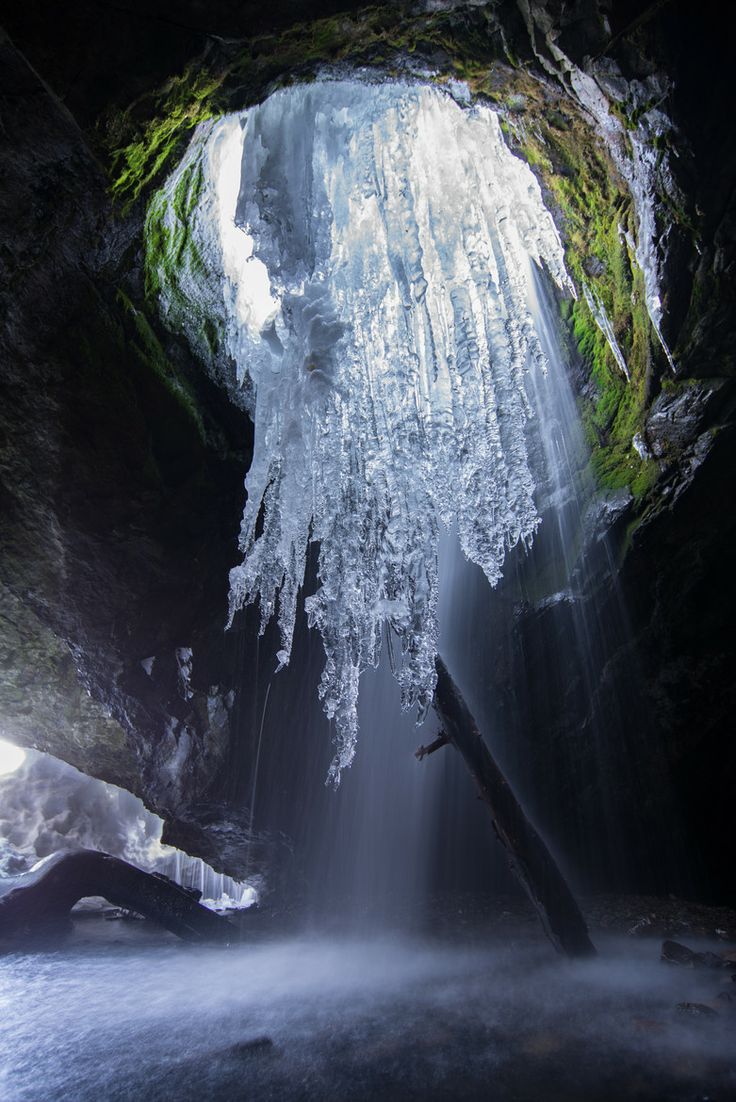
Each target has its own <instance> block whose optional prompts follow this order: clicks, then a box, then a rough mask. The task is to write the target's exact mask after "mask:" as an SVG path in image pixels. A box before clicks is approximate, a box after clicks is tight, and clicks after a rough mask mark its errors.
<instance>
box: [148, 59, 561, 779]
mask: <svg viewBox="0 0 736 1102" xmlns="http://www.w3.org/2000/svg"><path fill="white" fill-rule="evenodd" d="M149 220H150V221H149V229H151V228H152V225H153V222H154V221H155V222H156V224H157V226H158V233H157V235H156V236H157V239H158V240H159V241H161V240H164V241H167V240H168V241H170V242H178V243H179V244H178V253H177V259H178V263H177V264H175V265H171V264H167V263H166V261H165V257H163V256H157V255H156V254H155V253H152V254H151V257H150V261H149V262H150V263H151V265H152V267H153V269H154V274H155V278H156V282H157V284H158V285H159V286H161V288H162V304H163V309H164V312H165V313H167V314H168V316H169V318H170V320H171V321H172V322H173V323H175V324H177V325H179V326H180V327H183V328H184V329H185V330H186V331H187V332H188V335H189V337H190V339H191V340H192V342H193V343H195V344H198V346H199V347H200V348H202V347H203V345H202V341H203V336H202V333H203V331H204V326H205V323H206V325H208V326H209V332H210V333H214V332H217V333H219V338H218V340H219V344H218V346H217V349H216V350H215V352H214V358H215V361H216V364H218V365H219V367H218V370H219V371H220V372H222V371H227V365H228V364H232V363H234V364H235V375H234V378H233V379H232V383H231V385H233V386H235V385H237V386H238V387H240V388H241V390H240V396H241V400H247V402H248V403H249V405H250V408H251V410H252V414H253V419H254V423H255V447H254V454H253V460H252V464H251V468H250V471H249V472H248V476H247V480H246V488H247V503H246V506H245V513H244V517H243V524H242V530H241V543H240V545H241V549H242V553H243V561H242V564H241V565H240V566H238V567H236V569H234V570H233V572H232V575H231V614H232V613H234V612H235V611H236V610H237V609H238V608H240V607H241V606H243V605H244V604H247V603H249V602H252V601H255V600H256V599H258V600H259V602H260V609H261V618H262V625H263V626H265V624H266V623H267V622H268V620H269V619H270V618H271V617H272V616H274V615H275V614H277V615H278V621H279V624H280V630H281V651H280V653H279V662H280V663H281V664H282V665H283V664H285V663H287V662H288V660H289V654H290V647H291V639H292V632H293V627H294V620H295V614H296V601H297V595H298V591H299V589H300V587H301V586H302V585H303V583H304V574H305V559H306V551H307V546H308V544H309V542H310V541H311V542H315V543H318V544H319V569H318V573H319V584H318V588H317V591H316V592H315V593H313V594H311V595H310V596H307V597H306V599H305V608H306V611H307V614H308V617H309V621H310V623H311V624H312V625H313V626H315V627H316V628H317V629H318V630H319V632H320V633H321V636H322V639H323V641H324V646H325V651H326V656H327V661H326V665H325V668H324V672H323V675H322V682H321V688H320V693H321V696H322V698H323V700H324V706H325V711H326V713H327V715H328V716H329V717H330V718H334V720H335V729H336V747H337V752H336V755H335V759H334V761H333V764H332V767H331V774H330V775H331V777H332V779H333V780H337V779H339V774H340V770H341V769H342V768H343V767H345V766H346V765H349V764H350V762H351V760H352V757H353V753H354V747H355V739H356V732H357V723H356V701H357V696H358V682H359V678H360V674H361V672H362V671H363V670H365V669H366V667H368V666H369V665H375V664H376V663H377V661H378V657H379V654H380V650H381V645H382V636H383V631H384V625H388V627H389V628H390V629H391V631H390V632H389V637H390V638H392V639H393V640H395V641H396V642H397V643H398V646H397V647H396V648H395V654H394V667H395V670H396V676H397V678H398V680H399V682H400V685H401V688H402V699H403V703H404V706H405V707H412V706H415V705H416V706H418V708H419V711H420V714H421V712H422V711H423V710H424V709H425V708H426V707H427V705H428V704H429V702H430V701H431V697H432V693H433V690H434V682H435V675H434V658H435V652H436V640H437V623H436V605H437V543H438V536H439V529H440V525H441V524H445V525H449V524H454V526H455V527H456V529H457V532H458V534H459V538H460V543H461V546H462V549H463V551H464V553H465V554H466V555H467V556H468V558H469V559H471V560H472V561H473V562H475V563H477V564H478V565H479V566H481V567H482V569H483V570H484V571H485V573H486V575H487V577H488V579H489V581H490V582H491V584H494V583H495V582H496V581H497V580H498V578H499V577H500V574H501V567H502V563H503V559H504V555H505V552H506V550H507V549H508V548H510V547H513V546H514V545H515V544H517V543H518V542H520V541H529V540H530V539H531V537H532V534H533V532H534V530H535V527H536V525H537V523H538V516H537V511H536V508H535V503H534V499H533V490H534V486H533V480H532V476H531V474H530V470H529V465H528V462H527V450H526V443H525V422H526V421H527V418H528V416H529V407H528V403H527V398H526V395H525V391H524V376H525V372H526V370H527V367H528V364H529V362H530V360H532V359H533V360H535V361H536V362H537V363H539V364H541V363H542V362H543V353H542V350H541V347H540V343H539V339H538V336H537V333H536V331H535V329H534V324H533V321H532V316H531V313H530V309H529V307H528V297H529V280H530V268H529V258H531V259H532V260H533V261H535V262H536V263H537V264H544V265H546V266H547V268H548V269H549V271H550V272H551V274H552V276H553V278H554V279H555V280H556V282H557V283H558V285H560V286H564V287H567V288H568V289H569V290H570V291H572V287H571V284H570V282H569V279H568V276H567V274H566V271H565V267H564V260H563V252H562V248H561V245H560V241H559V237H558V234H557V231H556V229H555V226H554V223H553V221H552V219H551V217H550V215H549V213H548V212H547V210H546V209H545V207H544V204H543V202H542V197H541V193H540V189H539V186H538V184H537V181H536V179H535V177H534V176H533V174H532V173H531V171H530V170H529V168H528V166H527V165H526V164H524V163H523V162H522V161H521V160H519V159H517V158H516V157H514V156H513V155H512V154H511V153H510V151H509V150H508V148H507V146H506V145H505V143H504V140H503V135H502V132H501V128H500V124H499V120H498V118H497V116H496V115H495V114H494V113H493V112H492V111H491V110H490V109H488V108H486V107H484V106H476V107H474V108H472V109H464V108H463V107H461V106H460V105H459V104H458V103H457V102H456V101H455V100H454V99H453V98H452V96H451V95H448V94H447V93H446V92H443V91H442V90H439V89H437V88H430V87H425V86H417V85H408V84H400V83H382V84H375V85H370V84H366V83H361V82H358V81H332V82H328V81H324V82H318V83H316V84H311V85H308V86H304V87H292V88H288V89H284V90H282V91H279V92H276V93H275V94H274V95H272V96H270V97H269V99H267V100H266V101H265V102H264V103H263V104H261V105H260V106H258V107H254V108H253V109H251V110H249V111H247V112H244V113H243V114H242V115H239V116H231V117H228V118H225V119H223V120H220V121H217V122H215V123H212V124H208V125H206V126H204V127H202V128H200V130H199V131H198V133H197V135H196V136H195V139H194V141H193V143H192V145H191V147H190V149H189V151H188V153H187V155H186V157H185V158H184V160H183V162H182V164H181V165H180V166H179V168H178V169H177V171H176V172H175V173H174V175H173V176H172V177H171V178H170V180H169V181H168V182H167V184H166V186H165V188H164V189H163V191H162V192H161V193H159V195H158V197H157V198H156V200H155V202H154V204H153V207H152V209H151V213H150V215H149ZM153 236H154V235H153V234H152V233H150V234H149V238H150V237H153ZM213 343H214V341H213V340H212V339H209V340H208V344H210V345H212V344H213Z"/></svg>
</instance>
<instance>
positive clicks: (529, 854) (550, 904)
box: [417, 656, 595, 957]
mask: <svg viewBox="0 0 736 1102" xmlns="http://www.w3.org/2000/svg"><path fill="white" fill-rule="evenodd" d="M436 667H437V688H436V690H435V695H434V709H435V711H436V713H437V715H438V717H439V719H440V722H441V724H442V732H441V733H440V735H439V736H438V738H436V739H435V741H434V742H433V743H431V745H430V746H427V747H425V746H420V747H419V749H418V750H417V757H418V758H419V760H420V761H421V760H422V758H423V757H425V756H426V755H427V754H432V753H434V752H435V751H436V750H439V749H440V747H441V746H444V745H445V744H446V743H448V742H449V743H451V744H452V745H453V746H454V747H455V749H456V750H458V751H459V753H460V754H461V755H462V758H463V760H464V761H465V764H466V765H467V767H468V769H469V770H470V772H471V774H472V776H473V779H474V780H475V782H476V784H477V786H478V791H479V793H480V798H481V799H482V800H483V801H484V802H485V803H486V804H487V805H488V808H489V810H490V812H491V815H492V817H493V826H494V829H495V831H496V836H497V838H498V840H499V841H500V843H501V845H502V846H503V847H504V849H505V850H506V853H507V856H508V859H509V864H510V866H511V870H512V872H513V873H514V874H515V876H516V877H517V879H518V880H519V881H520V883H521V884H522V886H523V887H524V889H525V891H526V892H527V894H528V896H529V898H530V899H531V901H532V904H533V905H534V908H535V910H536V911H537V914H538V915H539V917H540V919H541V921H542V925H543V927H544V930H545V932H546V934H547V936H548V937H549V939H550V941H551V942H552V944H553V945H554V946H555V948H556V949H557V951H558V952H560V953H564V954H566V955H567V956H570V957H585V956H592V955H594V954H595V947H594V946H593V943H592V942H591V940H590V937H589V936H588V928H587V926H586V924H585V919H584V918H583V916H582V914H581V912H580V908H579V907H578V905H577V903H576V902H575V899H574V898H573V895H572V892H571V891H570V889H569V887H568V885H567V882H566V881H565V878H564V877H563V875H562V873H561V872H560V870H559V868H558V866H557V863H556V862H555V860H554V858H553V857H552V854H551V853H550V852H549V850H548V849H547V846H546V845H545V843H544V842H543V840H542V839H541V838H540V836H539V834H538V833H537V831H536V830H535V829H534V827H533V826H532V824H531V823H530V822H529V820H528V818H527V817H526V815H525V813H524V811H523V809H522V807H521V805H520V804H519V801H518V800H517V799H516V796H515V795H514V793H513V791H512V790H511V786H510V785H509V783H508V781H507V780H506V778H505V777H504V775H503V773H502V772H501V770H500V769H499V767H498V765H497V763H496V761H495V760H494V758H493V756H492V755H491V752H490V750H489V749H488V747H487V746H486V744H485V742H484V741H483V738H482V736H481V733H480V731H479V730H478V725H477V724H476V722H475V719H474V718H473V715H472V713H471V711H470V709H469V708H468V706H467V704H466V703H465V700H464V699H463V697H462V695H461V693H460V690H459V689H458V687H457V685H456V684H455V682H454V681H453V679H452V677H451V676H450V674H449V672H448V670H447V667H446V666H445V664H444V662H443V661H442V659H441V658H440V657H439V656H438V657H437V659H436Z"/></svg>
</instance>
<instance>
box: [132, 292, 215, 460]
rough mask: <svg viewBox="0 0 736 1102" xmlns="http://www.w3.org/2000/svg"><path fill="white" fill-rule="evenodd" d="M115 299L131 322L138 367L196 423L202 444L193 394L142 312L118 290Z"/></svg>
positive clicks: (201, 425) (201, 424)
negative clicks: (147, 372)
mask: <svg viewBox="0 0 736 1102" xmlns="http://www.w3.org/2000/svg"><path fill="white" fill-rule="evenodd" d="M118 302H119V304H120V305H121V306H122V307H123V308H124V310H125V311H126V313H127V314H128V316H129V317H130V319H131V320H132V322H133V325H134V328H135V338H134V339H133V340H131V342H130V343H131V347H132V349H133V351H134V352H135V354H136V355H137V356H138V358H139V360H140V362H141V364H142V366H144V367H145V368H146V369H147V370H149V371H150V372H151V373H152V374H153V375H154V376H155V377H156V378H158V379H159V381H160V382H162V383H163V385H164V387H165V388H166V390H167V391H168V392H169V393H170V394H171V395H172V396H173V397H174V398H175V399H176V402H177V404H178V405H179V406H180V408H181V409H182V410H183V412H184V413H185V414H186V416H187V418H188V419H189V420H191V421H192V422H193V423H194V425H195V426H196V429H197V433H198V435H199V438H200V440H201V441H202V442H203V443H204V442H205V440H206V433H205V427H204V423H203V421H202V415H201V413H200V411H199V407H198V405H197V402H196V400H195V398H194V395H193V393H192V391H191V390H190V388H189V387H188V385H187V384H186V382H185V381H184V380H183V379H182V378H181V377H180V376H179V375H178V374H177V372H176V371H175V370H174V368H173V366H172V364H171V362H170V360H169V358H168V356H167V355H166V353H165V351H164V349H163V348H162V346H161V342H160V341H159V339H158V337H157V336H156V333H155V331H154V329H153V326H152V325H151V323H150V321H149V320H148V318H147V316H146V314H145V311H144V310H142V309H137V308H136V307H135V306H134V305H133V303H132V302H131V301H130V299H129V298H128V297H127V295H126V294H125V293H124V292H123V291H118Z"/></svg>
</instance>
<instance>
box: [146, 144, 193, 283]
mask: <svg viewBox="0 0 736 1102" xmlns="http://www.w3.org/2000/svg"><path fill="white" fill-rule="evenodd" d="M203 179H204V172H203V168H202V162H201V159H200V158H197V159H196V160H195V161H194V163H192V164H191V165H188V166H187V167H186V168H185V169H184V171H183V172H182V174H181V178H180V179H179V181H178V183H177V185H176V188H175V190H174V194H173V197H172V199H171V201H169V199H168V197H167V196H166V195H165V194H164V193H163V192H162V191H158V192H157V193H156V194H155V195H154V197H153V199H152V200H151V203H150V205H149V208H148V212H147V214H146V221H145V226H144V236H145V241H146V255H145V261H144V264H145V282H146V295H147V296H148V297H155V296H156V295H158V293H159V292H160V290H161V285H162V282H164V281H165V282H166V284H167V286H175V285H176V279H175V278H174V277H175V274H176V272H177V271H179V270H181V269H182V268H186V269H189V270H190V271H193V272H197V271H203V270H204V263H203V260H202V257H201V255H200V253H199V250H198V248H197V246H196V244H195V242H194V239H193V237H192V230H191V215H192V213H193V212H194V209H195V207H196V205H197V201H198V199H199V197H200V195H201V192H202V184H203Z"/></svg>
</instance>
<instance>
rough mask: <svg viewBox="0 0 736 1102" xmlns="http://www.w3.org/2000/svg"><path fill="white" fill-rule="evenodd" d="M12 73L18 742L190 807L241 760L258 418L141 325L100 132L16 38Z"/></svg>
mask: <svg viewBox="0 0 736 1102" xmlns="http://www.w3.org/2000/svg"><path fill="white" fill-rule="evenodd" d="M0 72H1V76H0V79H1V80H2V82H3V87H2V103H3V109H2V120H3V144H2V154H1V155H2V170H1V171H2V180H3V194H2V201H1V204H0V223H1V224H0V236H1V237H2V241H3V245H2V277H3V278H2V288H1V290H0V314H1V316H2V331H1V333H0V342H1V343H0V348H1V354H2V367H3V374H2V402H1V403H0V495H1V500H2V511H3V523H2V529H1V530H0V548H1V550H0V583H1V589H0V595H1V602H2V603H1V604H0V610H1V611H0V616H2V621H3V633H2V639H3V641H2V650H1V651H0V655H1V657H0V730H1V731H2V733H3V734H6V735H7V737H8V738H10V739H11V740H12V741H15V742H18V743H25V744H27V745H33V746H36V747H37V748H39V749H42V750H48V751H50V752H52V753H54V754H56V755H57V756H59V757H62V758H64V759H65V760H67V761H69V762H71V763H72V764H73V765H76V766H77V767H79V768H81V769H84V770H86V771H87V772H91V773H93V774H95V775H97V776H100V777H102V778H103V779H105V780H108V781H112V782H114V783H117V784H121V785H123V786H125V787H127V788H130V789H131V790H133V791H135V792H136V793H138V794H140V795H142V796H143V797H144V799H145V800H146V801H147V802H148V803H149V805H150V806H152V807H153V808H155V809H156V810H158V811H161V812H164V813H165V812H167V811H168V812H170V813H172V814H176V813H178V812H180V811H181V807H182V804H183V803H186V802H187V801H190V802H191V793H192V791H195V792H196V793H197V795H198V798H200V799H203V800H204V799H206V798H207V795H208V793H209V792H210V790H211V789H212V787H213V785H214V786H215V787H216V783H217V779H218V777H219V775H220V773H221V771H222V769H223V768H224V765H225V762H226V758H227V751H228V746H229V736H230V720H229V712H230V709H231V706H232V696H231V689H232V686H231V684H230V683H229V681H228V674H227V672H226V671H227V669H228V663H227V658H226V654H225V648H226V647H227V646H228V645H229V646H230V647H231V648H234V647H235V646H236V641H235V640H234V639H233V640H229V641H226V638H225V635H224V630H223V629H224V620H225V615H226V597H227V574H228V570H229V568H230V566H231V565H232V564H233V562H234V560H235V554H236V546H235V544H236V536H237V529H238V521H239V514H240V511H241V509H242V495H243V489H242V477H243V471H244V469H245V466H246V462H247V446H248V439H249V426H248V422H247V420H246V419H245V418H244V417H243V416H242V415H239V414H238V413H237V412H236V411H234V410H233V409H231V407H230V406H229V405H228V403H227V402H226V401H225V400H224V398H222V397H221V396H220V394H219V393H218V392H217V391H215V390H214V388H211V389H208V385H207V383H206V380H204V379H203V378H202V377H201V372H200V371H199V369H198V367H196V365H191V364H188V363H187V362H186V354H185V353H184V352H183V351H182V350H181V349H179V350H177V349H172V357H173V359H172V358H170V357H168V356H167V354H166V353H165V352H164V350H163V349H162V347H161V346H160V345H159V344H158V342H157V339H156V337H155V335H153V336H152V335H151V334H150V333H149V332H148V331H147V330H145V329H141V326H140V324H136V323H137V322H139V321H140V319H139V318H138V316H137V315H136V312H135V310H133V309H132V308H131V307H130V306H129V305H128V300H127V298H126V297H125V295H124V294H122V295H121V294H120V291H121V289H122V286H123V284H124V283H125V281H127V284H130V283H131V282H132V283H133V284H134V283H135V281H136V279H137V274H136V273H137V265H138V251H137V250H138V246H137V245H131V244H130V242H129V239H128V234H127V227H126V226H125V225H124V224H122V223H117V222H116V221H115V220H114V218H113V215H112V212H111V208H110V201H109V198H108V192H107V181H106V178H105V176H104V175H103V173H102V170H101V169H100V167H99V165H98V164H97V163H96V161H95V158H94V156H93V155H92V153H91V151H90V148H89V145H88V143H87V141H86V139H85V136H84V135H83V133H82V131H81V130H80V129H79V127H78V126H77V124H76V122H75V120H74V119H73V118H72V116H71V115H70V114H69V113H68V111H67V110H66V109H65V108H64V106H63V105H62V104H61V103H60V101H59V100H58V99H57V97H56V96H55V95H54V94H53V93H52V92H51V90H50V89H49V88H47V87H46V86H45V85H44V84H43V82H42V81H41V79H40V78H39V77H38V76H37V75H36V73H35V72H34V71H33V70H32V69H31V68H30V67H29V66H28V64H27V63H26V61H25V60H24V59H23V58H22V56H21V55H20V54H19V53H17V52H16V51H15V49H14V48H13V46H12V45H11V44H10V42H9V41H7V40H5V41H3V43H2V67H1V69H0ZM141 333H143V337H146V338H147V340H144V339H143V338H142V336H141ZM176 355H178V357H179V361H178V363H176V364H175V363H174V359H175V358H176ZM188 368H189V369H191V374H192V377H193V378H194V379H195V380H196V386H197V387H198V388H199V390H196V389H195V390H191V391H190V390H188V389H187V388H186V387H185V386H184V384H183V383H182V382H181V379H183V378H184V377H185V375H186V370H187V369H188ZM186 648H190V649H191V648H194V649H195V650H196V652H197V654H198V656H199V655H201V659H199V658H198V661H197V667H196V670H192V671H191V676H190V677H189V680H188V682H187V674H188V671H187V668H186V666H187V651H186ZM142 663H144V665H142Z"/></svg>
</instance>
